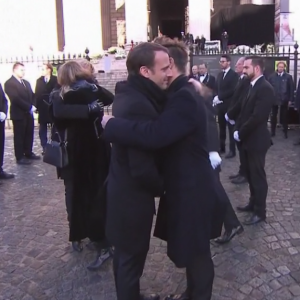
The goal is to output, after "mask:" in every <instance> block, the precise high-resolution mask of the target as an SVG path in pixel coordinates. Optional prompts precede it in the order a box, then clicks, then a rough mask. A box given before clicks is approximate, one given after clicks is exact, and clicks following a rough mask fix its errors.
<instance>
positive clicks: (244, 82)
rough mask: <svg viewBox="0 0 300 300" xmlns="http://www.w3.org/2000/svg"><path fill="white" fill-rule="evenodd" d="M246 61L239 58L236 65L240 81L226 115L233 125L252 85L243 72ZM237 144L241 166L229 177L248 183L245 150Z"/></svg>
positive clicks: (233, 180) (238, 181)
mask: <svg viewBox="0 0 300 300" xmlns="http://www.w3.org/2000/svg"><path fill="white" fill-rule="evenodd" d="M244 61H245V57H241V58H240V59H238V61H237V63H236V65H235V72H236V73H237V74H238V75H239V81H238V84H237V86H236V89H235V91H234V94H233V97H232V100H231V102H230V105H229V107H228V110H227V114H226V115H225V118H226V120H227V121H228V122H229V123H232V124H233V125H234V124H235V122H236V121H237V119H238V117H239V113H240V110H241V103H242V101H243V99H244V97H246V95H247V93H248V90H249V85H250V80H249V78H247V77H246V76H245V75H244V73H243V68H244ZM236 145H237V148H238V151H239V160H240V167H239V171H238V172H237V174H233V175H230V176H229V179H230V180H231V182H232V183H234V184H243V183H247V179H246V172H245V159H244V157H243V153H244V152H243V151H241V148H240V143H238V142H237V143H236Z"/></svg>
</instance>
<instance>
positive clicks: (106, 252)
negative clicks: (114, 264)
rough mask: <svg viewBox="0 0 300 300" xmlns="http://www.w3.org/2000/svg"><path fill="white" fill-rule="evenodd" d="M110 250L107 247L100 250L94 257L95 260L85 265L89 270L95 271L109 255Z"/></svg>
mask: <svg viewBox="0 0 300 300" xmlns="http://www.w3.org/2000/svg"><path fill="white" fill-rule="evenodd" d="M111 256H112V255H111V252H110V251H109V249H103V250H101V251H100V252H99V253H98V254H97V257H96V260H95V261H94V262H92V263H91V264H90V265H88V266H87V269H88V270H89V271H97V270H99V269H100V267H101V266H102V265H103V264H104V262H106V261H107V260H108V259H109V258H110V257H111Z"/></svg>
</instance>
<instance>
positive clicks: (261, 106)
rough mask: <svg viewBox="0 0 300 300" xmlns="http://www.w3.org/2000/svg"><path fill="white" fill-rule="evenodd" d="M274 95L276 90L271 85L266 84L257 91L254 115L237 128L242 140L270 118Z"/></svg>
mask: <svg viewBox="0 0 300 300" xmlns="http://www.w3.org/2000/svg"><path fill="white" fill-rule="evenodd" d="M274 97H275V95H274V91H273V89H272V88H271V87H269V86H264V87H262V88H261V90H259V91H257V95H256V97H255V104H254V109H253V112H252V115H251V116H250V118H249V119H248V120H247V121H246V122H245V123H243V124H242V125H241V127H240V128H237V130H238V132H239V138H240V140H241V141H243V140H244V139H245V138H247V137H248V136H249V134H251V133H252V132H253V131H254V130H255V129H256V128H257V127H258V126H259V125H260V124H261V123H264V122H266V120H268V118H269V115H270V111H271V108H272V103H273V99H274ZM237 126H238V125H237Z"/></svg>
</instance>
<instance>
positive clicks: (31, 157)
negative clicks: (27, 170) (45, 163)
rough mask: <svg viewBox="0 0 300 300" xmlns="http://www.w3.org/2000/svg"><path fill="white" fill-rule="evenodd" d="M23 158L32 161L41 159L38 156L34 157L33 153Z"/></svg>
mask: <svg viewBox="0 0 300 300" xmlns="http://www.w3.org/2000/svg"><path fill="white" fill-rule="evenodd" d="M25 157H26V158H27V159H32V160H39V159H41V157H40V156H39V155H36V154H34V153H31V154H28V155H25Z"/></svg>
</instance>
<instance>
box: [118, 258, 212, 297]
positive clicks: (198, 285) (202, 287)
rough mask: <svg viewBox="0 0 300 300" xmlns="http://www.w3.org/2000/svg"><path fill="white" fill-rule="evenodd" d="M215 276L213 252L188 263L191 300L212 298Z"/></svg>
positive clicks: (188, 292)
mask: <svg viewBox="0 0 300 300" xmlns="http://www.w3.org/2000/svg"><path fill="white" fill-rule="evenodd" d="M214 276H215V271H214V264H213V261H212V258H211V253H208V254H206V255H199V256H198V257H196V258H195V259H193V260H192V261H191V262H190V264H188V266H187V268H186V279H187V294H188V296H189V297H190V298H191V300H210V299H211V297H212V288H213V282H214ZM118 300H119V299H118Z"/></svg>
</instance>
